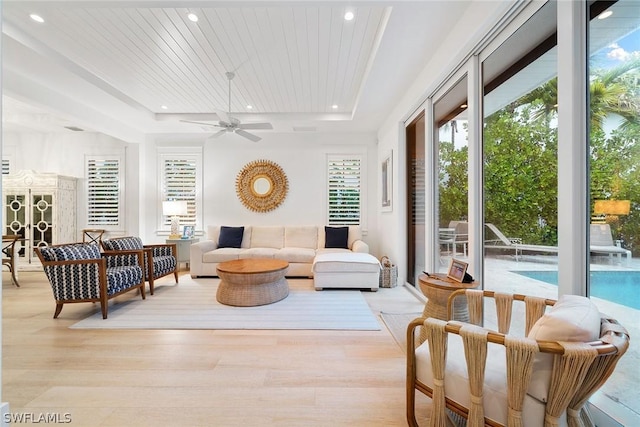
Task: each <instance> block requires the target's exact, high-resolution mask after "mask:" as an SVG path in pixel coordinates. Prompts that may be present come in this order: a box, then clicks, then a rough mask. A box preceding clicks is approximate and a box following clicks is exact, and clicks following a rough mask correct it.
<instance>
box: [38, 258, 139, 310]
mask: <svg viewBox="0 0 640 427" xmlns="http://www.w3.org/2000/svg"><path fill="white" fill-rule="evenodd" d="M60 246H66V245H53V246H50V247H60ZM35 252H36V254H37V255H38V258H40V261H41V262H42V266H43V267H44V268H45V269H46V268H47V267H54V268H55V267H63V266H83V265H86V266H90V265H95V266H97V268H98V277H99V280H98V297H97V298H74V299H59V298H56V309H55V312H54V314H53V318H54V319H56V318H57V317H58V315H59V314H60V312H61V311H62V307H63V306H64V304H69V303H79V302H99V303H100V309H101V312H102V318H103V319H106V318H107V313H108V303H109V300H110V299H111V298H114V297H117V296H118V295H122V294H124V293H126V292H129V291H132V290H134V289H139V290H140V294H141V296H142V299H146V295H145V289H144V272H143V270H142V267H141V268H140V271H142V276H141V280H140V282H139V283H137V284H133V285H130V286H128V287H126V288H125V289H123V290H121V291H118V292H114V293H111V294H109V292H108V288H107V283H108V281H107V259H108V258H109V257H116V256H117V257H121V256H123V255H134V256H136V257H137V265H139V266H143V265H144V254H143V251H135V250H132V251H104V252H102V253H101V257H100V258H94V259H77V260H65V261H48V260H46V259H45V257H44V256H43V255H42V252H41V248H35ZM116 268H118V267H116ZM87 275H88V274H87ZM83 284H84V285H86V283H83ZM53 286H54V284H53V283H52V287H53ZM54 297H55V292H54Z"/></svg>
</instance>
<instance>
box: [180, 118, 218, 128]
mask: <svg viewBox="0 0 640 427" xmlns="http://www.w3.org/2000/svg"><path fill="white" fill-rule="evenodd" d="M180 121H181V122H183V123H192V124H194V125H204V126H213V127H217V128H219V127H220V125H217V124H215V123H205V122H194V121H191V120H180Z"/></svg>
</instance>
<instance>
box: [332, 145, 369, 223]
mask: <svg viewBox="0 0 640 427" xmlns="http://www.w3.org/2000/svg"><path fill="white" fill-rule="evenodd" d="M327 184H328V194H329V200H328V207H329V212H328V223H329V225H359V224H360V211H361V206H360V198H361V194H360V191H361V159H360V158H358V157H340V158H335V157H330V158H329V159H328V183H327Z"/></svg>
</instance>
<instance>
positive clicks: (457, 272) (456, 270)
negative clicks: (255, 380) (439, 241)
mask: <svg viewBox="0 0 640 427" xmlns="http://www.w3.org/2000/svg"><path fill="white" fill-rule="evenodd" d="M468 267H469V263H466V262H464V261H460V260H457V259H455V258H452V259H451V262H450V263H449V271H448V272H447V277H448V278H449V279H453V280H455V281H456V282H460V283H462V281H463V280H464V274H465V273H466V272H467V268H468Z"/></svg>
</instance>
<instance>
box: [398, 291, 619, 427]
mask: <svg viewBox="0 0 640 427" xmlns="http://www.w3.org/2000/svg"><path fill="white" fill-rule="evenodd" d="M497 295H498V294H496V293H495V292H492V291H479V290H466V289H461V290H458V291H456V292H454V293H453V294H452V295H451V297H450V298H449V300H448V310H449V315H451V313H452V309H453V301H454V299H455V298H456V297H459V296H466V297H467V298H468V299H469V300H470V317H471V323H474V324H476V325H479V324H480V322H481V320H482V313H481V311H482V308H481V307H482V300H483V298H494V299H496V296H497ZM500 295H509V296H510V297H512V298H513V299H512V301H524V302H525V307H526V310H527V313H526V325H525V334H528V332H529V330H530V329H531V327H532V326H533V324H534V323H535V321H536V320H537V319H538V318H540V317H542V315H543V314H544V309H545V307H546V306H551V305H554V304H555V302H556V301H555V300H550V299H542V298H534V297H528V296H525V295H521V294H500ZM474 297H475V298H474ZM474 302H475V304H474ZM471 305H475V306H476V308H479V309H477V310H476V309H474V308H473V307H471ZM500 306H501V307H504V305H499V304H498V302H497V299H496V307H497V314H498V318H497V320H498V329H499V331H492V330H487V329H485V328H480V327H479V326H476V327H477V328H480V329H482V330H483V331H485V332H486V341H487V342H490V343H494V344H498V345H502V346H506V344H505V343H506V342H507V341H508V340H509V341H511V340H513V339H514V338H512V337H511V336H509V335H508V334H509V327H510V322H511V309H510V308H508V309H506V310H504V311H503V310H501V309H500V308H498V307H500ZM449 318H450V317H449ZM437 322H441V323H440V325H439V326H436V328H439V327H442V326H444V331H446V333H452V334H458V335H460V334H461V330H462V328H463V326H464V325H465V324H464V323H462V322H457V321H448V322H444V321H440V320H435V319H431V318H425V317H420V318H417V319H414V320H413V321H411V323H410V324H409V326H408V328H407V383H406V386H407V389H406V399H407V406H406V409H407V421H408V424H409V425H410V426H418V422H417V420H416V416H415V404H416V402H415V398H416V390H418V391H420V392H421V393H423V394H425V395H426V396H428V397H430V398H431V399H432V400H433V406H432V413H431V417H432V418H433V417H436V421H435V423H434V420H433V419H432V423H431V425H444V424H441V423H446V422H447V421H445V420H447V418H448V415H447V414H446V412H445V409H448V410H449V411H451V413H453V414H455V417H462V418H464V419H467V420H469V423H471V424H470V425H483V424H484V425H485V426H492V427H502V426H503V424H501V423H499V422H497V421H495V420H492V419H489V418H486V417H484V416H483V413H482V410H481V409H480V410H478V408H477V407H475V408H474V404H473V403H472V404H471V408H467V407H465V406H464V405H462V404H460V403H459V402H457V401H455V400H453V399H451V398H449V397H448V396H446V391H445V390H444V387H443V386H442V387H439V389H438V390H437V391H434V389H433V388H431V387H429V386H428V385H426V384H424V383H422V382H421V381H420V380H418V378H417V376H416V355H415V349H416V348H417V347H418V346H419V345H420V343H418V342H417V337H416V333H415V329H416V328H420V327H425V328H427V327H431V328H433V327H434V324H435V323H437ZM600 324H601V328H600V339H599V340H596V341H593V342H588V343H579V344H580V345H582V346H583V347H586V349H587V350H586V351H587V352H591V357H593V360H592V361H591V362H589V361H588V360H589V359H588V358H587V359H586V360H587V361H585V359H581V358H584V356H583V355H581V356H575V355H568V353H567V351H568V350H567V347H566V344H567V343H563V344H565V345H563V344H561V343H560V342H555V341H533V340H529V341H533V343H534V346H533V347H535V344H537V349H536V350H533V351H534V352H535V351H537V352H542V353H549V354H552V355H554V362H553V371H552V374H551V384H550V386H549V400H548V402H547V403H546V414H547V415H545V417H546V416H550V417H552V418H553V417H555V416H559V415H560V414H561V413H562V412H563V411H564V410H566V411H567V417H568V418H569V420H568V421H569V425H570V426H580V425H588V424H583V423H582V421H581V420H583V419H585V417H586V418H587V419H588V414H587V413H586V411H585V410H584V404H585V403H586V401H587V400H588V398H589V397H590V396H591V395H592V394H593V393H594V392H595V391H596V390H597V389H598V388H600V386H602V384H604V383H605V381H606V380H607V379H608V377H609V376H610V375H611V373H612V372H613V370H614V368H615V365H616V363H617V361H618V360H619V358H620V357H621V356H622V355H623V354H624V353H625V351H626V350H627V348H628V346H629V334H628V332H627V331H626V330H625V329H624V328H623V327H622V326H621V325H619V324H618V322H616V321H615V320H614V319H610V318H606V317H604V316H601V319H600ZM445 342H446V338H445ZM431 344H433V343H430V348H431ZM434 345H437V344H434ZM507 348H509V347H507ZM444 351H445V352H446V344H445V350H444ZM466 351H467V350H466V349H465V352H466ZM436 353H437V352H436ZM581 354H584V353H581ZM431 357H432V361H433V362H432V363H433V364H434V365H433V368H434V372H433V374H434V384H435V378H436V372H435V371H436V370H437V369H438V368H436V366H437V364H438V363H441V362H442V361H437V359H434V353H433V351H432V354H431ZM437 357H439V355H438V356H437ZM572 357H575V359H572ZM516 359H518V358H517V357H516ZM518 360H521V359H518ZM578 362H579V363H578ZM468 363H469V362H467V364H468ZM521 365H523V364H520V363H517V362H513V364H512V363H511V362H510V360H509V357H507V371H509V372H513V373H515V376H516V377H518V376H520V377H521V378H522V377H524V376H525V375H526V374H527V373H526V372H520V371H523V370H525V369H527V367H526V366H521ZM576 365H580V366H581V368H576ZM570 367H571V369H572V371H571V373H568V372H569V371H564V369H569V368H570ZM442 369H444V368H442ZM469 369H470V367H469ZM529 369H530V367H529ZM442 374H443V375H444V371H443V372H442ZM529 375H530V371H529ZM469 378H470V380H469V387H470V388H471V390H473V388H474V381H473V380H472V378H473V375H471V374H470V376H469ZM512 378H513V376H512ZM562 378H579V379H578V380H575V381H572V383H571V384H567V381H566V380H564V382H563V380H562ZM443 379H444V376H443V377H442V378H441V379H439V380H438V383H440V382H441V381H443ZM516 383H517V384H516ZM522 383H524V384H522ZM526 383H527V381H520V379H518V380H517V381H515V382H512V381H507V395H508V396H510V398H509V402H508V405H509V417H510V418H509V425H516V426H518V425H521V420H519V419H518V416H517V415H516V416H515V417H514V418H511V417H512V414H517V412H518V411H519V410H520V411H521V410H522V407H521V405H522V402H521V401H520V402H519V404H517V403H516V404H514V403H512V400H511V398H512V397H513V396H519V398H520V397H521V398H522V399H524V394H525V393H526V388H525V387H526ZM442 384H444V383H443V382H442ZM475 387H479V393H480V396H481V395H482V391H481V390H482V387H483V386H482V384H481V383H480V384H475ZM434 388H435V387H434ZM523 388H524V389H523ZM476 392H478V389H476ZM472 402H473V399H472ZM479 405H480V407H481V406H482V403H481V402H480V404H479ZM512 405H513V406H512ZM518 405H520V407H518ZM550 412H551V413H552V414H550ZM545 420H546V418H545ZM541 425H542V424H541Z"/></svg>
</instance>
